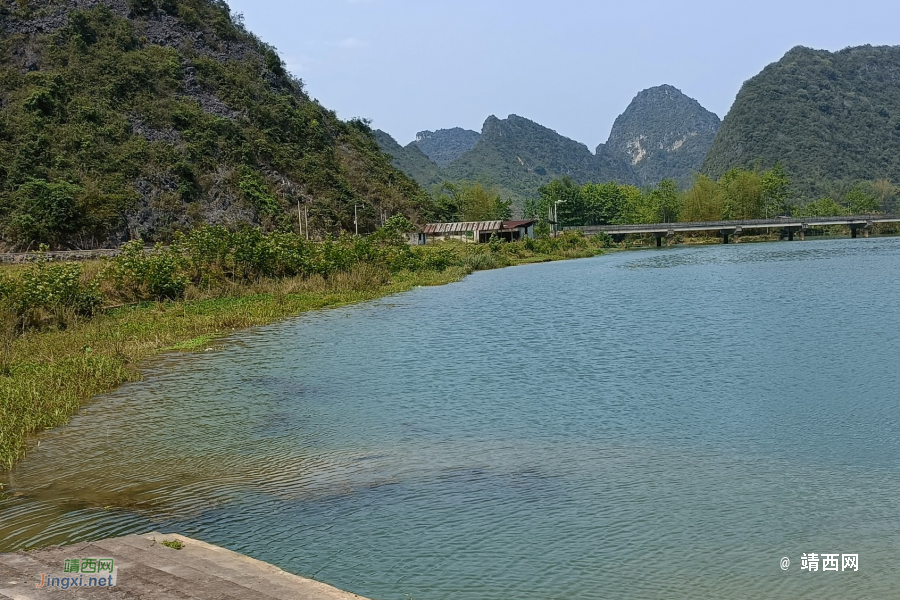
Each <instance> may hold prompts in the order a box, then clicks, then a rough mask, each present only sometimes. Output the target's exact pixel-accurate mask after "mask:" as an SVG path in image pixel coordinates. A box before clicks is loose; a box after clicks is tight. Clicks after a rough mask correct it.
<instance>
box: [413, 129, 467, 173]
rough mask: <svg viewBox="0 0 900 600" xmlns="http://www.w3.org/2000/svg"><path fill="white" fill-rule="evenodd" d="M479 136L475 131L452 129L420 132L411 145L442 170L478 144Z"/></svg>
mask: <svg viewBox="0 0 900 600" xmlns="http://www.w3.org/2000/svg"><path fill="white" fill-rule="evenodd" d="M480 137H481V134H480V133H478V132H477V131H471V130H469V129H463V128H461V127H454V128H453V129H439V130H437V131H420V132H419V133H418V134H416V141H415V142H413V144H415V145H416V147H418V148H419V150H421V151H422V152H424V153H425V156H427V157H428V158H430V159H431V160H432V162H434V163H435V164H437V165H438V166H439V167H441V168H444V167H446V166H448V165H449V164H450V163H452V162H453V161H454V160H456V159H457V158H459V157H460V156H462V155H463V154H465V153H466V152H468V151H469V150H471V149H472V148H474V147H475V144H476V143H478V139H479V138H480Z"/></svg>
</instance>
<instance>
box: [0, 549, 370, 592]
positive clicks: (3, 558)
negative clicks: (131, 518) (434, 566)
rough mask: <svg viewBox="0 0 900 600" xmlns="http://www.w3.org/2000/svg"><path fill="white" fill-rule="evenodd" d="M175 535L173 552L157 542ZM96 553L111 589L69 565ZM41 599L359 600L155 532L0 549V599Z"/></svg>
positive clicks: (228, 552)
mask: <svg viewBox="0 0 900 600" xmlns="http://www.w3.org/2000/svg"><path fill="white" fill-rule="evenodd" d="M176 540H177V541H179V542H181V543H182V544H183V547H182V548H181V549H180V550H176V549H173V548H169V547H167V546H165V545H163V544H162V542H163V541H176ZM96 558H104V559H113V565H114V568H115V572H116V579H115V585H114V586H110V585H106V586H105V587H104V586H101V585H100V584H101V581H100V579H101V578H103V577H104V576H107V575H108V573H105V572H102V571H101V572H100V573H91V572H90V571H92V570H94V567H93V565H91V564H90V563H89V564H88V566H87V567H86V568H87V570H88V573H84V572H81V564H78V566H77V567H75V565H74V564H73V563H72V561H75V560H76V559H77V560H79V561H82V560H84V559H96ZM66 561H70V562H69V563H67V562H66ZM76 569H77V570H76ZM54 578H55V579H56V580H55V581H54ZM64 578H68V580H67V581H63V579H64ZM42 583H43V584H44V586H43V587H36V586H38V585H40V584H42ZM107 583H108V582H107ZM89 584H93V585H89ZM63 587H67V588H68V589H62V588H63ZM45 598H77V599H79V600H93V599H95V598H104V599H114V598H122V599H125V598H128V599H130V600H162V599H170V598H172V599H186V598H196V599H199V600H232V599H233V600H247V599H249V598H259V599H261V600H268V599H277V600H365V599H364V598H362V597H361V596H357V595H356V594H351V593H348V592H344V591H341V590H339V589H337V588H333V587H331V586H330V585H326V584H324V583H320V582H318V581H314V580H312V579H306V578H303V577H298V576H296V575H291V574H290V573H286V572H285V571H282V570H281V569H279V568H278V567H275V566H273V565H270V564H268V563H264V562H261V561H258V560H255V559H252V558H250V557H248V556H244V555H242V554H238V553H236V552H232V551H231V550H226V549H225V548H220V547H218V546H213V545H212V544H207V543H205V542H201V541H199V540H194V539H191V538H187V537H184V536H182V535H177V534H161V533H155V532H154V533H148V534H146V535H130V536H126V537H121V538H114V539H108V540H100V541H97V542H86V543H82V544H74V545H72V546H54V547H52V548H46V549H43V550H35V551H32V552H17V553H14V554H0V599H2V600H7V599H8V600H44V599H45Z"/></svg>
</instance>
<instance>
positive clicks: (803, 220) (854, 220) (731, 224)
mask: <svg viewBox="0 0 900 600" xmlns="http://www.w3.org/2000/svg"><path fill="white" fill-rule="evenodd" d="M875 223H900V215H853V216H847V217H784V218H778V219H752V220H745V221H703V222H682V223H649V224H642V225H586V226H581V227H566V229H570V230H578V231H582V232H584V233H585V234H587V235H590V234H596V233H600V232H603V233H608V234H629V233H630V234H646V233H655V234H663V235H665V234H666V233H668V232H670V231H672V232H675V233H678V232H689V231H721V230H726V231H728V230H743V229H779V228H796V229H807V228H809V227H826V226H830V225H848V226H857V227H865V226H867V225H870V224H875Z"/></svg>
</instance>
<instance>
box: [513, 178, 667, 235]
mask: <svg viewBox="0 0 900 600" xmlns="http://www.w3.org/2000/svg"><path fill="white" fill-rule="evenodd" d="M539 193H540V196H539V197H538V198H537V199H536V200H529V201H527V202H526V203H525V211H524V213H525V216H526V217H531V218H540V219H545V218H547V217H548V215H549V214H550V212H551V208H552V207H554V206H556V211H557V214H558V217H559V226H560V227H570V226H581V225H623V224H627V223H659V222H664V221H666V220H668V221H672V220H675V219H674V217H673V215H674V216H677V215H678V212H679V209H680V206H681V194H680V193H679V192H678V190H677V189H676V187H675V182H673V181H671V180H665V181H663V182H661V183H660V185H659V186H657V187H656V188H653V189H648V190H644V191H642V190H640V189H639V188H637V187H635V186H633V185H623V184H618V183H615V182H608V183H587V184H585V185H582V186H578V185H577V184H576V183H575V182H574V181H572V180H571V179H569V178H567V177H564V178H562V179H557V180H555V181H552V182H551V183H549V184H548V185H545V186H542V187H541V188H540V190H539Z"/></svg>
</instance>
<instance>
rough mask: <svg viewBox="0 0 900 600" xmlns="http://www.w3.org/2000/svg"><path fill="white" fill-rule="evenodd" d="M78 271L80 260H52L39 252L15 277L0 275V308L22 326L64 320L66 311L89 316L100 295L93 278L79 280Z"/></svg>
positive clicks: (81, 271)
mask: <svg viewBox="0 0 900 600" xmlns="http://www.w3.org/2000/svg"><path fill="white" fill-rule="evenodd" d="M43 249H46V247H43ZM82 273H83V270H82V266H81V265H80V264H77V263H62V264H52V263H50V262H49V261H48V260H47V259H46V257H45V256H44V255H41V256H40V257H39V258H38V261H37V263H36V264H34V265H31V266H29V267H27V268H26V269H25V270H23V271H22V272H21V273H20V274H19V276H18V277H16V278H12V277H10V276H8V275H6V274H3V275H2V276H0V300H2V303H3V305H4V307H3V308H5V309H7V310H11V311H12V312H13V313H14V314H15V316H16V319H17V323H18V325H19V326H20V327H22V328H25V327H35V326H42V325H44V324H46V323H48V322H51V321H59V320H64V318H65V316H66V315H67V313H71V314H74V315H81V316H89V315H91V314H93V313H94V311H95V310H96V309H97V308H98V307H99V306H100V304H101V301H102V297H101V294H100V291H99V287H98V284H97V282H90V283H83V282H82Z"/></svg>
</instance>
